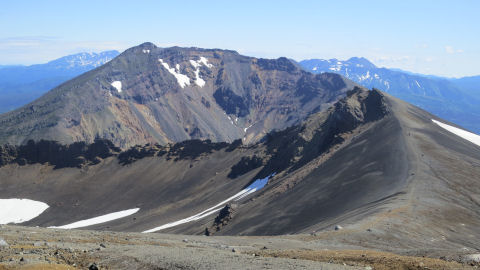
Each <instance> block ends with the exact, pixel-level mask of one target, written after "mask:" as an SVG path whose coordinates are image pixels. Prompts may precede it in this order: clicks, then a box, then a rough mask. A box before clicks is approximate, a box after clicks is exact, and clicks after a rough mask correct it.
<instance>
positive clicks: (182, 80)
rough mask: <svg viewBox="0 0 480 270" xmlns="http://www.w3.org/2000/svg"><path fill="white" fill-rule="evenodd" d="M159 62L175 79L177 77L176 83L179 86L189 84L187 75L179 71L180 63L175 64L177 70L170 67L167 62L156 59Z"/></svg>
mask: <svg viewBox="0 0 480 270" xmlns="http://www.w3.org/2000/svg"><path fill="white" fill-rule="evenodd" d="M158 61H160V63H162V66H163V67H164V68H165V69H166V70H168V72H170V73H171V74H172V75H173V76H175V79H177V82H178V84H179V85H180V87H182V88H184V87H185V86H187V85H190V78H188V76H187V75H185V74H182V73H180V65H178V64H177V65H176V68H177V70H175V69H174V68H170V66H169V65H168V63H165V62H163V59H158Z"/></svg>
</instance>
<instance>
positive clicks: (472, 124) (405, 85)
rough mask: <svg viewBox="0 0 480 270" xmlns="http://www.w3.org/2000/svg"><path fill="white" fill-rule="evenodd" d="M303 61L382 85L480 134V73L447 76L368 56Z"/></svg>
mask: <svg viewBox="0 0 480 270" xmlns="http://www.w3.org/2000/svg"><path fill="white" fill-rule="evenodd" d="M300 65H301V66H302V67H303V68H304V69H305V70H308V71H310V72H313V73H323V72H333V73H337V74H341V75H342V76H345V77H346V78H349V79H351V80H352V81H354V82H357V83H359V84H361V85H363V86H365V87H367V88H373V87H375V88H378V89H380V90H382V91H385V92H387V93H389V94H391V95H393V96H395V97H398V98H400V99H403V100H405V101H407V102H410V103H412V104H414V105H416V106H419V107H420V108H423V109H425V110H427V111H429V112H431V113H433V114H435V115H437V116H439V117H442V118H444V119H447V120H449V121H451V122H453V123H456V124H459V125H461V126H463V127H465V128H467V129H469V130H472V131H474V132H476V133H478V134H480V121H478V119H480V84H479V82H480V76H477V77H466V78H460V79H447V78H442V77H435V76H425V75H419V74H413V73H410V72H405V71H399V70H393V69H387V68H379V67H377V66H375V65H374V64H372V63H371V62H370V61H368V60H367V59H365V58H359V57H353V58H350V59H348V60H346V61H340V60H337V59H330V60H323V59H311V60H303V61H300Z"/></svg>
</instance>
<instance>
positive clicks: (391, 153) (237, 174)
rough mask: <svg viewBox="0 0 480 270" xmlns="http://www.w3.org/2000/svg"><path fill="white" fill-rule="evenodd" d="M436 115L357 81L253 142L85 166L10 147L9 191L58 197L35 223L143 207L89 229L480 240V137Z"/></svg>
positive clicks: (152, 148)
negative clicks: (472, 138)
mask: <svg viewBox="0 0 480 270" xmlns="http://www.w3.org/2000/svg"><path fill="white" fill-rule="evenodd" d="M432 119H436V120H440V121H443V120H441V119H438V118H436V117H435V116H432V115H430V114H429V113H427V112H425V111H422V110H421V109H419V108H416V107H414V106H412V105H409V104H407V103H404V102H402V101H400V100H397V99H395V98H393V97H390V96H388V95H387V94H384V93H382V92H379V91H377V90H373V91H364V90H362V89H360V88H357V89H355V90H354V91H350V92H348V93H347V96H346V97H345V98H344V99H342V100H340V101H339V102H337V103H336V104H335V105H334V106H332V107H330V108H329V109H328V110H326V111H324V112H318V113H315V114H313V115H311V116H310V117H309V118H308V119H307V120H306V121H304V122H302V123H301V124H299V125H295V126H293V127H290V128H287V129H284V130H282V131H277V132H272V133H270V134H269V135H268V136H267V137H266V138H265V140H264V141H262V142H259V143H256V144H251V145H248V146H247V145H241V144H240V143H239V141H236V142H235V143H232V144H227V143H212V142H208V141H207V142H202V141H198V140H197V141H195V140H194V141H187V142H183V143H178V144H168V145H164V146H162V145H147V146H137V147H133V148H131V149H129V150H127V151H124V152H122V153H114V152H110V151H109V153H111V156H109V157H105V158H104V159H103V158H102V159H100V162H99V163H98V164H88V162H87V163H86V164H85V165H83V166H82V167H81V168H77V167H75V166H76V165H75V164H73V165H71V166H69V167H64V168H55V167H54V166H53V165H50V164H49V163H50V161H45V160H44V161H43V164H42V163H38V162H26V164H25V165H19V164H18V162H17V161H18V158H17V157H15V156H14V155H12V154H1V155H2V157H3V160H8V162H4V163H6V164H5V165H3V166H2V167H0V179H1V181H2V185H1V186H0V191H1V194H2V195H1V196H2V199H8V198H28V199H32V200H37V201H41V202H45V203H47V204H48V205H49V206H50V207H49V208H48V209H47V210H46V211H45V212H43V213H42V214H41V215H39V216H38V217H37V218H34V219H32V220H30V221H28V222H26V223H23V224H24V225H39V226H61V225H65V224H69V223H73V222H76V221H79V220H85V219H90V218H92V217H96V216H101V215H105V214H108V213H112V212H117V211H122V210H126V209H132V208H139V211H138V212H135V213H134V214H132V215H130V216H127V217H123V218H119V219H115V220H112V221H109V222H104V223H100V224H96V225H91V226H88V227H86V228H90V229H99V230H106V229H108V230H121V231H142V232H143V231H159V232H165V233H187V234H204V233H205V232H207V231H208V234H209V235H212V234H213V235H242V234H247V235H272V234H292V233H324V232H325V233H326V234H325V235H324V236H322V239H329V240H328V241H334V237H333V236H332V237H333V238H332V237H329V236H328V235H329V234H328V231H332V230H333V228H334V227H335V225H341V227H343V228H344V229H343V230H342V231H343V233H342V234H341V235H342V237H344V238H345V237H346V238H348V239H350V242H352V243H354V242H355V243H357V244H358V243H362V245H363V246H367V247H368V246H370V247H375V246H376V245H377V244H380V243H381V244H382V245H384V246H388V245H391V246H390V248H389V250H391V249H395V248H400V247H402V248H406V247H411V248H413V247H416V248H418V247H422V248H425V249H436V248H448V249H451V248H454V249H461V248H466V250H471V249H476V248H479V247H478V243H477V242H478V241H476V239H478V238H479V237H480V235H479V234H480V232H479V231H478V229H477V228H478V227H479V226H480V213H479V212H478V205H479V198H478V194H480V185H479V183H478V181H477V180H478V175H480V147H479V146H477V145H475V144H472V143H471V142H469V141H466V140H464V139H462V138H460V137H458V136H457V135H455V134H453V133H450V132H448V131H446V130H444V129H442V128H441V127H439V126H438V125H436V124H435V123H434V122H432ZM12 152H15V151H10V153H12ZM18 152H19V151H17V153H18ZM3 153H5V151H4V152H3ZM101 153H103V152H101ZM7 155H8V156H9V158H5V156H7ZM24 158H25V159H26V160H33V159H31V158H29V157H25V156H24ZM264 185H265V186H264ZM229 198H230V200H229ZM341 227H338V228H341ZM322 235H323V234H322Z"/></svg>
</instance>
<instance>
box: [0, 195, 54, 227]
mask: <svg viewBox="0 0 480 270" xmlns="http://www.w3.org/2000/svg"><path fill="white" fill-rule="evenodd" d="M48 207H49V206H48V204H46V203H43V202H39V201H33V200H29V199H0V224H9V223H22V222H25V221H29V220H31V219H33V218H36V217H38V216H39V215H40V214H41V213H43V211H45V210H47V208H48Z"/></svg>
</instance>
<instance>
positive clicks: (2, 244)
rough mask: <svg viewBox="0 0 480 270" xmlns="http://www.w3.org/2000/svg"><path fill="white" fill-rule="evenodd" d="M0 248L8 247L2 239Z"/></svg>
mask: <svg viewBox="0 0 480 270" xmlns="http://www.w3.org/2000/svg"><path fill="white" fill-rule="evenodd" d="M0 247H8V243H7V242H6V241H5V240H3V238H0Z"/></svg>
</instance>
